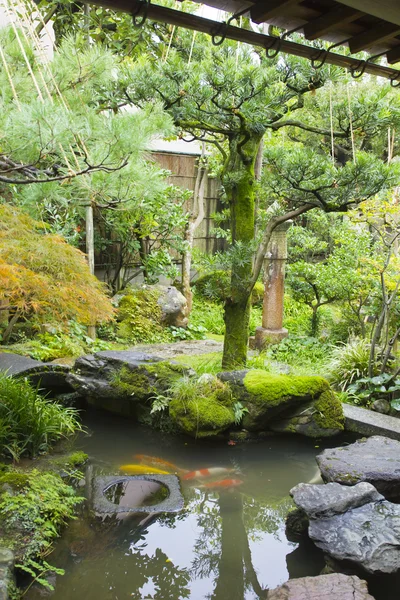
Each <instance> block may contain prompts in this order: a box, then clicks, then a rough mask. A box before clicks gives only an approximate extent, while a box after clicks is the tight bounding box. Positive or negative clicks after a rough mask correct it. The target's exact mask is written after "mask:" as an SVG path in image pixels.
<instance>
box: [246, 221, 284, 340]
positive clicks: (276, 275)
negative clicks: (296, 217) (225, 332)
mask: <svg viewBox="0 0 400 600" xmlns="http://www.w3.org/2000/svg"><path fill="white" fill-rule="evenodd" d="M291 224H292V221H286V222H285V223H282V224H281V225H278V227H277V228H276V229H274V231H273V233H272V236H271V240H270V243H269V245H268V249H267V252H266V254H265V258H264V301H263V314H262V327H257V329H256V336H255V347H256V348H257V349H258V350H262V349H263V348H265V346H268V345H269V344H277V343H279V342H280V341H281V340H283V338H285V337H287V335H288V331H287V329H284V328H283V327H282V325H283V298H284V291H285V264H286V259H287V238H286V232H287V230H288V229H289V227H290V226H291Z"/></svg>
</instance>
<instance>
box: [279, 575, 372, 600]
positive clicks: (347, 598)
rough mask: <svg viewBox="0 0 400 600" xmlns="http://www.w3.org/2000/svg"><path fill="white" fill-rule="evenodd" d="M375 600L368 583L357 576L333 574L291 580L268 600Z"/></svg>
mask: <svg viewBox="0 0 400 600" xmlns="http://www.w3.org/2000/svg"><path fill="white" fill-rule="evenodd" d="M333 599H334V600H374V598H373V596H371V595H370V594H369V593H368V588H367V583H366V582H365V581H363V580H362V579H359V578H358V577H356V576H355V575H343V574H342V573H332V574H331V575H318V576H317V577H301V578H300V579H291V580H290V581H287V582H286V583H284V584H283V585H280V586H279V587H277V588H275V589H274V590H270V591H269V592H268V596H267V600H333Z"/></svg>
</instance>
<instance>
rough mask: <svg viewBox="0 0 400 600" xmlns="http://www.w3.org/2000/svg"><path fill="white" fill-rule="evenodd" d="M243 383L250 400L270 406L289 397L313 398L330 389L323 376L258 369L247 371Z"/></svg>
mask: <svg viewBox="0 0 400 600" xmlns="http://www.w3.org/2000/svg"><path fill="white" fill-rule="evenodd" d="M243 384H244V387H245V389H246V391H247V392H248V393H249V394H251V395H252V396H253V397H252V399H251V401H252V402H254V403H256V404H268V405H269V406H271V407H273V406H278V405H279V404H280V403H282V402H283V401H285V400H287V399H288V398H290V397H309V398H315V397H316V396H318V395H319V394H322V392H324V391H330V388H329V383H328V382H327V381H326V380H325V379H323V377H311V376H310V377H307V376H304V377H296V376H292V375H270V374H269V373H266V372H265V371H262V370H260V369H254V370H252V371H249V372H248V373H247V374H246V376H245V378H244V380H243Z"/></svg>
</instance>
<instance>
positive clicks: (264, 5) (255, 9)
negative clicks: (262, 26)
mask: <svg viewBox="0 0 400 600" xmlns="http://www.w3.org/2000/svg"><path fill="white" fill-rule="evenodd" d="M301 1H302V0H259V1H258V2H257V4H255V5H254V6H252V7H251V9H250V16H251V20H252V21H254V23H265V22H266V21H268V19H272V18H273V17H276V16H277V15H279V16H280V17H281V16H285V9H286V8H288V7H290V6H293V5H295V4H300V2H301Z"/></svg>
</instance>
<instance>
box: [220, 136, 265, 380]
mask: <svg viewBox="0 0 400 600" xmlns="http://www.w3.org/2000/svg"><path fill="white" fill-rule="evenodd" d="M261 138H262V135H261V134H251V133H249V132H245V133H244V134H242V135H241V136H232V137H231V139H230V142H229V154H228V157H227V160H226V162H225V166H224V172H223V178H222V179H223V183H224V186H225V190H226V194H227V197H228V201H229V206H230V227H231V235H232V274H231V287H230V295H229V297H228V298H227V299H226V301H225V311H224V320H225V339H224V352H223V358H222V368H223V369H226V370H229V369H237V368H240V367H244V366H245V365H246V359H247V342H248V336H249V320H250V295H251V290H252V287H253V285H254V284H252V283H251V281H252V278H253V253H254V248H253V247H252V245H253V240H254V233H255V214H254V213H255V210H254V208H255V173H254V166H255V161H256V157H257V152H258V148H259V145H260V140H261Z"/></svg>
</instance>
